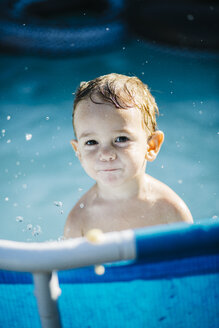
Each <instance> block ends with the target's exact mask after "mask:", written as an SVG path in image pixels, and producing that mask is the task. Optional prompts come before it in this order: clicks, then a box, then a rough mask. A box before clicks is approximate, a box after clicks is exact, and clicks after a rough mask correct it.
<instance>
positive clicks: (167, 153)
mask: <svg viewBox="0 0 219 328" xmlns="http://www.w3.org/2000/svg"><path fill="white" fill-rule="evenodd" d="M0 69H1V76H0V105H1V110H0V147H1V153H0V156H1V159H0V179H1V180H0V181H1V185H0V208H1V221H0V238H4V239H13V240H18V241H44V240H51V239H53V240H54V239H58V238H60V239H61V236H62V233H63V228H64V223H65V220H66V216H67V214H68V212H69V211H70V209H71V208H72V206H73V205H74V204H75V202H76V201H77V200H78V199H79V198H80V197H81V195H82V194H83V193H84V192H85V191H86V190H87V189H88V188H90V186H91V185H92V183H93V182H92V180H91V179H90V178H89V177H87V176H86V174H85V173H84V172H83V170H82V168H81V167H80V164H79V162H78V160H77V158H76V157H75V155H74V153H73V151H72V149H71V145H70V140H71V138H72V137H73V132H72V126H71V114H72V102H73V96H72V92H74V91H75V88H76V87H77V86H78V85H79V83H80V81H85V80H89V79H92V78H94V77H96V76H99V75H102V74H107V73H111V72H117V73H122V74H127V75H137V76H138V77H139V78H141V79H142V80H143V81H144V82H145V83H147V84H148V85H149V86H150V88H151V92H152V94H153V95H154V96H155V98H156V100H157V103H158V106H159V110H160V114H161V115H160V117H159V119H158V126H159V128H160V129H161V130H163V131H164V133H165V142H164V145H163V147H162V150H161V152H160V154H159V156H158V158H157V159H156V161H155V162H153V163H151V164H148V168H147V170H148V173H149V174H151V175H152V176H154V177H156V178H158V179H160V180H161V181H163V182H165V183H167V184H168V185H170V187H171V188H173V189H174V190H175V191H176V192H177V193H178V194H179V195H180V196H181V197H182V198H183V199H184V200H185V202H186V203H187V204H188V206H189V208H190V210H191V212H192V214H193V216H194V218H195V219H196V220H200V219H202V218H206V217H209V218H215V217H217V215H218V206H219V205H218V202H217V194H218V184H217V177H218V169H217V166H218V165H217V164H216V163H217V162H218V155H217V151H216V148H217V143H218V138H219V125H218V121H219V112H218V107H219V106H218V105H219V93H218V83H219V79H218V72H219V69H218V62H217V61H216V59H212V58H211V59H207V58H201V57H198V56H196V55H193V56H188V55H185V56H183V55H182V54H181V55H178V54H176V53H175V54H174V53H171V52H168V51H165V52H164V51H163V52H162V51H161V50H159V51H156V49H155V48H154V49H151V48H150V47H149V46H148V45H147V44H145V43H142V42H140V41H136V42H135V43H134V44H130V45H125V46H124V45H123V44H121V47H119V48H118V49H117V51H114V52H111V53H108V54H101V55H100V56H98V55H96V56H94V55H92V56H89V57H82V58H73V59H65V60H64V59H59V60H55V59H52V60H51V59H43V58H40V59H39V58H33V57H13V56H11V57H6V56H1V57H0ZM81 206H82V208H83V204H81Z"/></svg>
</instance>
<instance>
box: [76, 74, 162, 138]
mask: <svg viewBox="0 0 219 328" xmlns="http://www.w3.org/2000/svg"><path fill="white" fill-rule="evenodd" d="M87 98H90V99H91V101H92V102H94V103H95V104H101V103H102V102H101V101H103V102H110V103H112V104H113V105H114V106H115V107H116V108H123V109H127V108H132V107H137V108H139V109H140V110H141V112H142V114H143V123H144V127H145V128H146V129H147V130H148V131H149V136H151V135H152V133H153V132H154V131H155V130H156V126H157V123H156V115H158V114H159V111H158V107H157V104H156V102H155V99H154V97H153V96H152V94H151V93H150V91H149V89H148V86H147V85H146V84H144V83H143V82H142V81H141V80H140V79H138V78H137V77H136V76H132V77H130V76H126V75H121V74H116V73H111V74H108V75H103V76H100V77H98V78H96V79H94V80H91V81H88V82H81V84H80V87H79V88H78V89H77V91H76V94H75V100H74V109H73V115H72V120H73V128H74V132H75V123H74V116H75V111H76V107H77V104H78V103H79V102H80V101H81V100H85V99H87Z"/></svg>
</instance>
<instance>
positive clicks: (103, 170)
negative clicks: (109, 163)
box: [98, 168, 121, 172]
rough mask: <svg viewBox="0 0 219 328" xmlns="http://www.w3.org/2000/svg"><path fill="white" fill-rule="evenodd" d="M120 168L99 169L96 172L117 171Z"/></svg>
mask: <svg viewBox="0 0 219 328" xmlns="http://www.w3.org/2000/svg"><path fill="white" fill-rule="evenodd" d="M119 170H121V169H119V168H118V169H99V170H98V172H114V171H119Z"/></svg>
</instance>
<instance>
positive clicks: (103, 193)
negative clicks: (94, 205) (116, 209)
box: [96, 173, 147, 200]
mask: <svg viewBox="0 0 219 328" xmlns="http://www.w3.org/2000/svg"><path fill="white" fill-rule="evenodd" d="M146 180H147V176H146V174H145V173H144V174H143V175H142V176H138V177H135V178H133V179H132V180H130V181H128V182H126V183H124V184H122V185H119V186H113V187H109V186H105V185H101V184H98V183H97V184H96V191H97V195H98V197H99V198H101V199H104V200H119V199H120V200H125V199H130V198H137V199H141V198H143V197H145V194H146V192H147V182H146Z"/></svg>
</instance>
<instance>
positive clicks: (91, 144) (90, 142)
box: [85, 140, 97, 146]
mask: <svg viewBox="0 0 219 328" xmlns="http://www.w3.org/2000/svg"><path fill="white" fill-rule="evenodd" d="M85 145H88V146H93V145H97V141H96V140H88V141H86V142H85Z"/></svg>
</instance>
